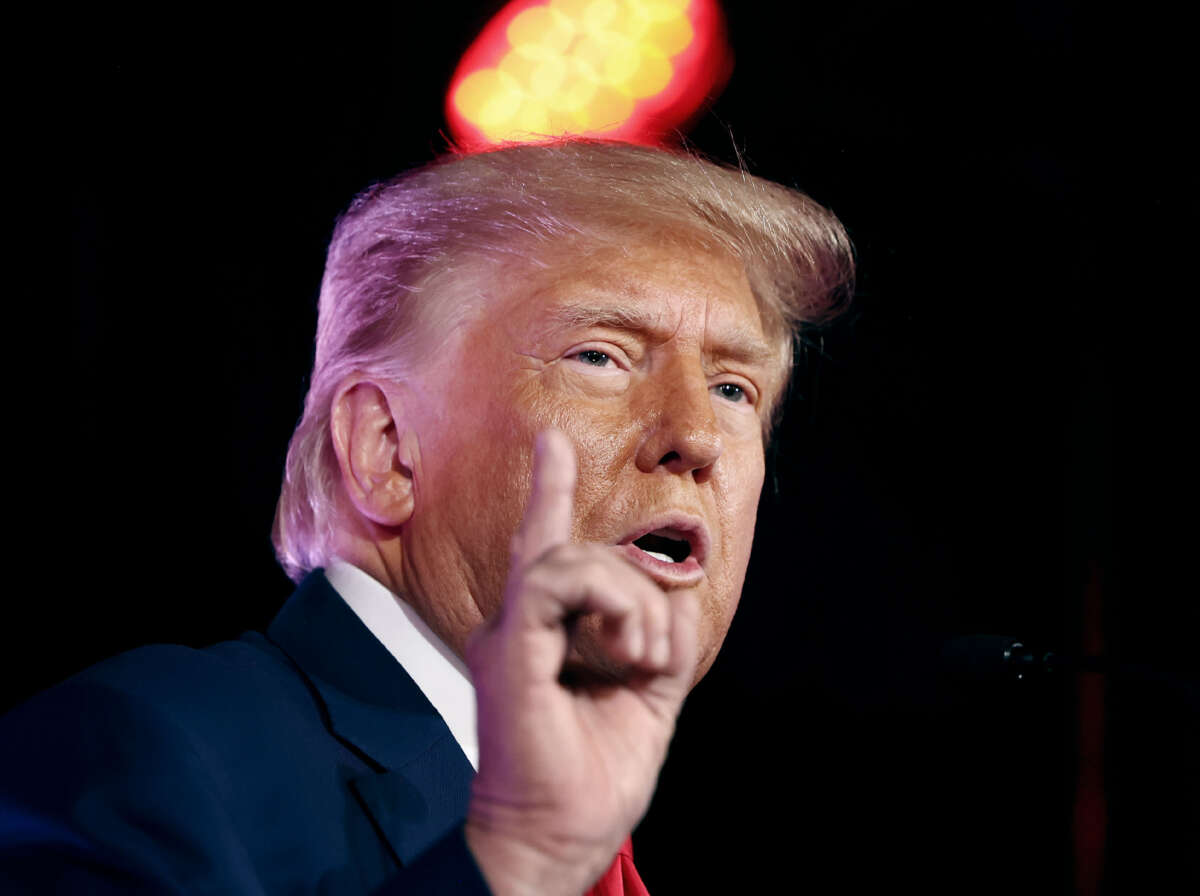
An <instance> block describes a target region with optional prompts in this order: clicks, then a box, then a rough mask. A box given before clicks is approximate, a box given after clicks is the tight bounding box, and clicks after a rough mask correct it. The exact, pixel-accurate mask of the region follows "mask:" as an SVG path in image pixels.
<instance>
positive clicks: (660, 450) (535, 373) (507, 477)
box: [402, 245, 783, 680]
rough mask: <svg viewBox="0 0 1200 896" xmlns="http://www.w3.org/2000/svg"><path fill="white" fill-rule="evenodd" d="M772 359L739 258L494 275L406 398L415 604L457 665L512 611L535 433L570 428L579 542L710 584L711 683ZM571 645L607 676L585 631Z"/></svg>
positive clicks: (407, 572)
mask: <svg viewBox="0 0 1200 896" xmlns="http://www.w3.org/2000/svg"><path fill="white" fill-rule="evenodd" d="M581 254H582V253H581ZM774 348H775V347H774V346H772V345H771V344H769V343H768V341H767V339H766V338H765V336H764V333H763V327H762V323H761V320H760V317H759V312H758V308H757V304H756V302H755V300H754V297H753V295H752V293H751V291H750V287H749V284H748V282H747V280H746V277H745V274H744V273H743V271H742V269H741V267H740V265H738V264H736V263H735V262H733V261H732V260H730V259H728V258H726V257H724V256H716V255H711V254H705V253H703V252H700V251H696V250H690V251H689V250H683V249H679V248H673V249H666V248H661V247H654V246H645V245H643V246H640V247H637V248H634V249H628V248H624V249H618V248H609V249H604V250H600V251H595V252H592V253H590V254H588V255H586V256H584V260H583V262H582V263H580V261H579V259H578V257H576V258H574V259H570V260H568V261H567V262H565V263H562V264H558V265H551V267H550V268H549V269H548V270H539V271H536V272H534V273H532V274H528V275H526V276H513V277H496V278H492V279H491V280H490V281H489V282H488V283H487V285H486V286H485V287H484V296H483V299H482V303H481V305H480V313H479V314H478V315H475V316H473V317H472V318H471V319H470V320H469V322H468V323H466V324H465V325H463V326H461V327H459V328H458V329H456V330H455V332H454V333H453V334H452V335H451V337H450V338H449V340H448V341H447V343H446V345H445V346H444V347H443V348H441V349H439V350H438V351H437V352H435V353H434V360H433V362H432V363H431V364H430V365H428V366H426V367H425V368H424V369H423V371H422V374H421V376H420V378H419V380H418V381H417V382H416V383H414V384H413V386H414V388H413V389H412V390H409V392H410V398H409V399H408V400H407V407H408V409H409V414H410V418H409V419H410V422H411V425H412V430H413V431H414V433H415V436H416V451H415V453H414V463H413V477H414V483H415V489H416V494H415V508H414V512H413V516H412V518H411V520H410V521H409V523H408V524H407V525H406V526H405V528H404V530H403V533H402V544H403V559H402V565H403V569H402V577H403V582H404V588H405V592H406V597H408V599H409V600H410V602H412V603H413V604H414V605H415V606H416V609H417V610H418V612H420V613H421V614H422V616H423V617H424V618H425V619H426V621H427V622H429V624H430V625H431V627H432V628H433V629H434V630H435V631H436V632H437V633H438V634H439V635H440V636H441V637H442V638H443V639H444V640H445V641H446V642H447V643H448V644H450V645H451V646H452V647H453V648H454V649H455V650H457V651H458V652H459V653H460V654H461V653H462V651H463V647H464V644H465V642H466V638H467V636H468V635H469V633H470V632H471V631H472V630H473V629H474V627H475V626H476V625H478V624H479V623H480V621H481V620H482V619H484V618H486V617H488V616H490V615H491V614H492V613H494V612H495V611H496V609H497V607H498V606H499V603H500V600H501V596H502V594H503V589H504V583H505V579H506V577H507V573H508V564H509V542H510V540H511V538H512V535H513V533H514V532H515V531H516V529H517V526H518V524H519V522H520V520H521V516H522V514H523V512H524V508H525V504H526V501H527V497H528V493H529V486H530V465H531V456H532V446H533V442H534V437H535V436H536V434H537V433H538V432H539V431H541V430H543V429H546V428H547V427H551V426H553V427H557V428H558V429H560V430H562V431H563V432H564V433H565V434H566V435H567V436H568V438H569V439H570V440H571V441H572V442H573V443H574V446H575V452H576V455H577V459H578V468H579V473H578V486H577V490H576V495H575V517H574V523H573V533H572V536H573V540H574V541H579V542H595V543H599V544H605V545H612V546H613V550H615V551H620V552H622V553H624V555H625V556H627V557H631V558H632V559H633V562H635V564H636V565H638V566H639V567H640V568H642V569H643V570H644V571H646V572H647V574H649V575H650V576H651V577H652V578H654V579H655V580H656V581H657V582H658V583H659V584H660V585H661V586H662V587H664V588H667V589H671V588H677V587H695V589H696V591H697V593H698V596H699V598H700V606H701V622H700V665H699V669H698V671H697V680H699V678H700V676H702V675H703V674H704V672H706V671H707V670H708V667H709V666H710V665H711V664H712V661H713V659H714V658H715V657H716V654H717V651H718V650H719V648H720V646H721V642H722V641H723V640H724V637H725V633H726V632H727V630H728V628H729V624H730V622H731V620H732V618H733V614H734V610H735V609H736V608H737V603H738V598H739V596H740V594H741V589H742V582H743V578H744V576H745V572H746V565H747V562H748V561H749V558H750V546H751V541H752V539H753V534H754V519H755V512H756V508H757V504H758V497H759V492H760V490H761V488H762V482H763V424H764V419H765V416H766V415H767V414H768V413H769V409H770V406H771V402H772V401H773V399H774V397H775V395H776V393H777V391H778V389H779V388H780V387H781V385H782V376H783V371H782V368H781V366H780V363H779V355H778V352H777V351H775V350H773V349H774ZM648 529H650V530H655V532H656V533H657V537H658V538H659V539H662V540H658V541H655V540H653V539H650V540H647V539H646V538H644V537H642V536H644V535H645V534H646V533H647V530H648ZM651 534H654V533H651ZM634 540H636V541H637V545H634V544H632V542H633V541H634ZM642 548H645V549H646V550H645V551H643V550H642ZM646 551H651V552H653V553H652V554H647V553H646ZM576 643H577V647H578V648H579V651H580V654H581V656H582V659H583V661H584V662H585V663H588V664H590V665H593V666H595V667H597V668H598V669H604V668H605V663H604V662H603V660H602V658H601V657H600V655H599V651H598V650H596V649H595V646H596V645H595V644H594V643H591V640H590V638H589V631H588V628H587V626H586V625H585V626H584V627H583V629H582V634H581V636H580V637H579V638H578V639H577V642H576Z"/></svg>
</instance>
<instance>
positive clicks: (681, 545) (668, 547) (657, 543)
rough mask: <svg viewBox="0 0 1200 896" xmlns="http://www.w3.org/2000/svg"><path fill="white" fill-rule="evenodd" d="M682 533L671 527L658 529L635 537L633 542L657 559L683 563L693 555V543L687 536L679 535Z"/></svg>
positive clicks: (665, 561)
mask: <svg viewBox="0 0 1200 896" xmlns="http://www.w3.org/2000/svg"><path fill="white" fill-rule="evenodd" d="M681 534H682V533H678V532H673V531H672V530H669V529H658V530H656V531H654V532H647V533H646V534H645V535H643V536H642V537H641V538H636V539H634V541H633V544H634V546H635V547H637V548H640V549H641V550H643V551H645V552H646V553H647V554H649V555H650V556H651V557H654V558H655V559H656V560H661V561H663V562H664V563H682V562H683V561H684V560H686V559H687V558H688V557H689V556H691V553H692V545H691V542H689V541H688V540H687V539H686V538H682V537H677V536H679V535H681Z"/></svg>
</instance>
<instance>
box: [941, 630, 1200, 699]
mask: <svg viewBox="0 0 1200 896" xmlns="http://www.w3.org/2000/svg"><path fill="white" fill-rule="evenodd" d="M941 659H942V666H943V668H944V669H945V670H946V671H947V672H950V673H951V674H952V675H953V676H954V677H956V678H962V679H967V680H971V681H974V682H977V683H1001V682H1006V681H1007V682H1017V681H1030V680H1037V679H1046V678H1052V677H1054V676H1055V675H1057V674H1058V673H1060V672H1075V673H1079V672H1084V673H1088V672H1090V673H1099V674H1103V675H1106V676H1109V677H1110V678H1114V679H1123V680H1127V681H1137V682H1141V683H1155V684H1161V685H1166V686H1167V687H1169V688H1172V689H1175V688H1178V689H1179V690H1180V691H1181V693H1182V696H1183V698H1184V700H1185V701H1186V702H1188V703H1189V704H1191V705H1192V706H1193V707H1200V689H1197V687H1196V679H1195V676H1188V675H1185V674H1182V673H1177V672H1175V671H1173V670H1168V669H1165V668H1161V667H1156V666H1149V665H1144V664H1141V663H1128V662H1122V661H1118V660H1115V659H1113V658H1111V657H1107V656H1067V655H1063V654H1059V653H1055V652H1054V651H1051V650H1041V649H1035V648H1033V647H1030V646H1029V645H1028V644H1026V642H1025V641H1024V640H1022V639H1021V638H1014V637H1011V636H1008V635H964V636H960V637H957V638H950V639H949V640H947V641H945V642H944V643H943V644H942V652H941Z"/></svg>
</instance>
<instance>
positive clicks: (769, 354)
mask: <svg viewBox="0 0 1200 896" xmlns="http://www.w3.org/2000/svg"><path fill="white" fill-rule="evenodd" d="M550 324H551V326H552V327H553V328H555V329H564V330H569V329H570V330H573V329H587V328H591V327H600V328H605V329H610V330H629V331H632V332H640V333H647V334H650V335H652V336H660V337H662V338H669V337H670V336H671V333H672V332H673V331H672V329H671V328H669V327H664V326H663V324H662V317H661V315H660V314H659V313H657V312H655V311H653V310H651V309H650V308H648V307H646V306H644V305H639V304H627V303H622V302H606V303H604V304H603V305H590V304H586V303H571V304H566V305H559V306H557V307H556V308H554V309H553V310H552V311H551V312H550ZM705 354H707V355H710V356H714V357H720V358H728V359H730V360H733V361H740V362H742V363H744V364H753V365H760V366H764V367H769V366H771V365H772V364H773V363H774V362H775V359H776V354H777V353H776V352H773V351H771V349H770V348H769V347H768V346H767V345H766V344H765V343H764V342H763V341H762V339H760V338H759V337H758V336H756V335H754V334H753V333H751V332H749V331H748V330H745V329H743V328H741V327H737V328H733V329H730V330H728V331H727V332H725V333H722V334H721V337H720V338H719V339H718V340H717V341H716V344H715V345H714V347H713V350H712V351H706V352H705Z"/></svg>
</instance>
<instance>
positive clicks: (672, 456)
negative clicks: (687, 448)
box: [658, 451, 682, 467]
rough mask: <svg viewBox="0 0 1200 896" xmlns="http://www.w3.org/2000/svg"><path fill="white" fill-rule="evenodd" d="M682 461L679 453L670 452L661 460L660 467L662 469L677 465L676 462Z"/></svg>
mask: <svg viewBox="0 0 1200 896" xmlns="http://www.w3.org/2000/svg"><path fill="white" fill-rule="evenodd" d="M681 459H682V458H680V456H679V452H678V451H668V452H667V453H666V454H664V455H663V456H662V457H661V458H659V461H658V465H659V466H660V467H665V466H668V465H670V464H673V463H675V461H677V460H681Z"/></svg>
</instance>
